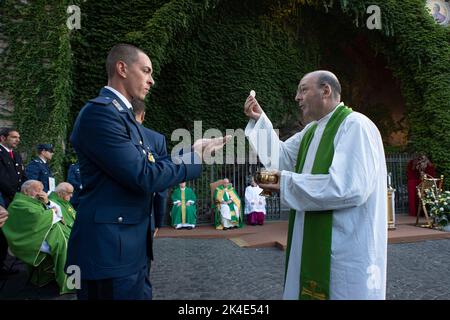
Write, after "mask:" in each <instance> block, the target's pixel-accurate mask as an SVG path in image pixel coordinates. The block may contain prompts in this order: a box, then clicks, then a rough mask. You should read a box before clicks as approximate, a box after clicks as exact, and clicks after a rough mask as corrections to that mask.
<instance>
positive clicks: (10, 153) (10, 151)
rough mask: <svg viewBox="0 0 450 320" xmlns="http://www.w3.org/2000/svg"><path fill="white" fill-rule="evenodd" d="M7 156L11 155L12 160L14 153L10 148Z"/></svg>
mask: <svg viewBox="0 0 450 320" xmlns="http://www.w3.org/2000/svg"><path fill="white" fill-rule="evenodd" d="M9 156H10V157H11V159H13V160H14V154H13V152H12V150H9Z"/></svg>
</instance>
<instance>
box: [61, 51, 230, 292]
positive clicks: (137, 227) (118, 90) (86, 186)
mask: <svg viewBox="0 0 450 320" xmlns="http://www.w3.org/2000/svg"><path fill="white" fill-rule="evenodd" d="M106 69H107V73H108V86H106V87H104V88H103V89H102V90H101V91H100V95H99V97H97V98H95V99H92V100H89V102H88V103H87V104H86V105H85V106H84V107H83V109H82V110H81V111H80V113H79V115H78V117H77V120H76V121H75V125H74V128H73V132H72V135H71V142H72V146H73V147H74V149H75V151H76V153H77V156H78V161H79V163H80V173H81V181H82V182H83V189H82V190H81V193H80V202H79V205H78V211H77V219H76V220H75V223H74V225H73V229H72V232H71V235H70V239H69V246H68V252H67V264H66V266H67V272H70V271H69V270H73V269H72V268H73V267H71V266H77V267H78V268H75V270H79V272H80V273H79V275H80V276H81V288H79V290H77V294H78V298H79V299H115V300H116V299H117V300H120V299H151V290H150V288H149V285H148V283H147V282H146V280H145V279H146V276H145V275H146V273H147V272H148V266H147V254H150V256H151V255H152V250H151V244H148V243H147V231H148V227H149V212H150V207H151V202H150V201H149V199H150V198H151V196H152V195H153V193H154V192H160V191H163V190H166V189H167V188H169V187H171V186H173V185H176V184H178V183H180V182H181V181H184V180H191V179H194V178H196V177H198V176H200V174H201V159H200V158H199V155H200V156H201V155H202V154H203V152H205V153H207V152H211V151H214V150H217V149H219V148H222V147H223V145H224V144H225V142H226V140H227V139H229V138H230V137H225V138H217V139H200V140H199V141H196V142H195V143H194V146H193V149H194V152H191V153H187V154H184V155H182V157H180V158H177V159H173V161H172V160H171V159H169V158H168V157H167V158H159V159H158V161H156V159H155V157H154V156H153V153H152V152H151V151H149V150H152V149H151V146H150V143H149V142H148V140H147V136H146V135H145V134H144V133H143V131H142V127H141V126H140V125H139V124H138V123H137V122H136V119H135V118H134V115H133V114H132V111H131V108H132V107H131V103H130V101H131V100H132V99H133V98H134V99H140V100H144V98H145V96H146V95H147V93H148V92H149V90H150V87H151V86H152V85H153V84H154V81H153V78H152V71H153V70H152V63H151V61H150V59H149V57H148V56H147V55H146V54H145V53H144V52H143V51H142V50H140V49H138V48H136V47H134V46H132V45H127V44H118V45H116V46H114V47H113V48H112V49H111V50H110V52H109V54H108V57H107V60H106ZM148 252H149V253H148ZM69 267H71V268H70V269H69ZM75 272H76V271H75Z"/></svg>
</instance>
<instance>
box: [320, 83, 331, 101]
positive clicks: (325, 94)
mask: <svg viewBox="0 0 450 320" xmlns="http://www.w3.org/2000/svg"><path fill="white" fill-rule="evenodd" d="M321 87H322V98H330V97H331V96H332V95H333V92H332V91H331V86H330V85H329V84H328V83H326V82H325V83H322V84H321Z"/></svg>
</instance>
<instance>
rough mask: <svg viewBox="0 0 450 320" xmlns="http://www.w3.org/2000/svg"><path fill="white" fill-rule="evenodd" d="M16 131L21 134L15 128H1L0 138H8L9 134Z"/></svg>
mask: <svg viewBox="0 0 450 320" xmlns="http://www.w3.org/2000/svg"><path fill="white" fill-rule="evenodd" d="M14 131H15V132H19V131H17V129H14V128H1V129H0V137H5V138H8V136H9V134H10V133H11V132H14Z"/></svg>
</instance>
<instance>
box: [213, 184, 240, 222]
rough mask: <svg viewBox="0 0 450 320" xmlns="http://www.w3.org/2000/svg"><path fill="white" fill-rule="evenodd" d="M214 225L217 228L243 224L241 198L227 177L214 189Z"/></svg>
mask: <svg viewBox="0 0 450 320" xmlns="http://www.w3.org/2000/svg"><path fill="white" fill-rule="evenodd" d="M214 203H215V207H214V212H215V215H214V226H215V227H216V229H218V230H227V229H231V228H240V227H242V224H243V219H244V217H243V214H242V208H241V199H240V198H239V196H238V194H237V192H236V190H234V188H233V185H232V184H231V183H230V181H229V180H228V179H224V180H223V184H222V185H220V186H218V187H217V188H216V190H215V191H214Z"/></svg>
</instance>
